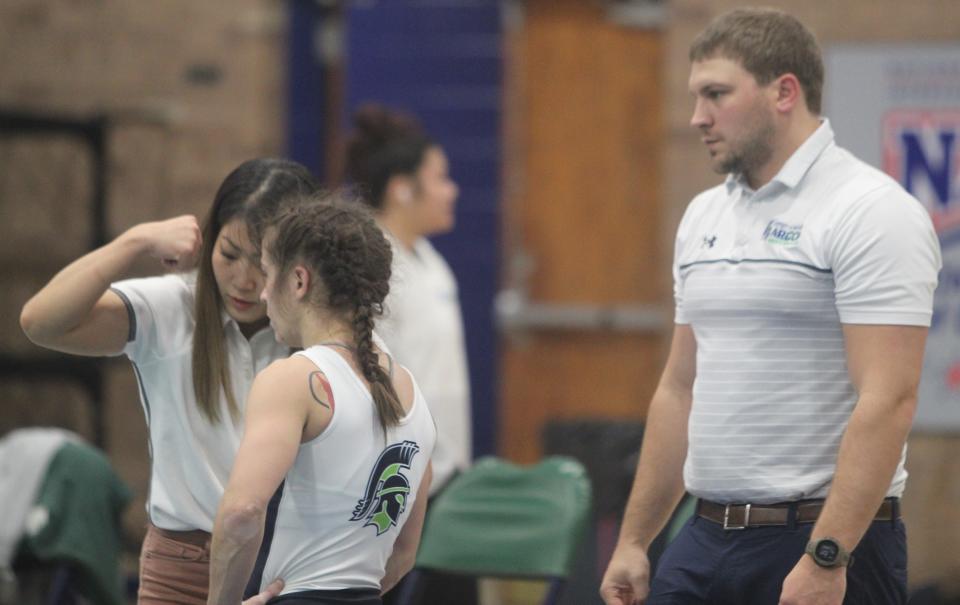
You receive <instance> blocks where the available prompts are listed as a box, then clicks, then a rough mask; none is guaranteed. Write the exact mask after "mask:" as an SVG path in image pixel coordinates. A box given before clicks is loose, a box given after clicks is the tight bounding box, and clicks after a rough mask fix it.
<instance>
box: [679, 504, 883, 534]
mask: <svg viewBox="0 0 960 605" xmlns="http://www.w3.org/2000/svg"><path fill="white" fill-rule="evenodd" d="M821 510H823V500H801V501H798V502H784V503H782V504H718V503H716V502H710V501H709V500H697V516H699V517H703V518H704V519H708V520H710V521H713V522H714V523H719V524H720V525H723V529H746V528H748V527H776V526H786V525H789V524H790V519H791V516H792V517H793V522H794V523H813V522H815V521H816V520H817V517H819V516H820V511H821ZM899 518H900V499H899V498H887V499H886V500H884V501H883V504H881V505H880V508H879V509H878V510H877V514H876V515H874V517H873V519H874V521H895V520H896V519H899Z"/></svg>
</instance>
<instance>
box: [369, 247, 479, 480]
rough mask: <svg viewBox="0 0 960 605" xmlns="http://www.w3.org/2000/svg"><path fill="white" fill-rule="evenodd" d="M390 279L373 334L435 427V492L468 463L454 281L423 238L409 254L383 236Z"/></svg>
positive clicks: (466, 386) (463, 361)
mask: <svg viewBox="0 0 960 605" xmlns="http://www.w3.org/2000/svg"><path fill="white" fill-rule="evenodd" d="M387 236H388V239H389V240H390V243H391V246H392V248H393V276H392V277H391V280H390V295H389V296H388V297H387V300H386V302H385V305H384V307H385V311H384V317H383V319H382V320H381V321H380V322H379V323H378V326H377V327H378V330H379V332H380V335H381V336H382V337H383V340H384V341H385V342H386V343H387V345H388V346H389V348H390V351H391V352H392V354H393V355H394V357H395V358H396V359H397V361H399V362H400V363H401V364H403V365H404V366H406V367H408V368H410V372H411V373H413V375H414V376H416V377H417V382H418V383H419V384H420V388H421V389H422V390H423V396H424V398H425V399H426V400H427V406H428V407H429V408H430V412H431V413H432V414H433V417H434V419H435V420H436V422H437V431H438V436H437V447H436V449H435V450H434V453H433V483H432V484H431V493H435V492H436V490H437V489H439V488H441V487H442V486H443V485H444V484H446V482H447V481H449V479H450V478H451V477H452V476H453V473H454V472H455V471H457V470H463V469H465V468H466V467H467V466H468V465H469V464H470V460H471V458H472V444H471V436H472V430H471V427H472V421H471V414H470V383H469V376H468V374H467V352H466V345H465V344H464V337H463V318H462V316H461V313H460V297H459V293H458V291H457V282H456V280H455V278H454V276H453V272H452V271H451V270H450V267H449V265H447V262H446V261H445V260H444V259H443V257H442V256H440V254H439V253H438V252H437V251H436V249H434V247H433V246H432V245H431V244H430V242H429V241H427V240H426V239H425V238H420V239H419V240H417V242H416V244H414V248H413V250H410V249H409V248H407V247H406V246H403V245H402V244H400V243H399V242H398V241H397V240H396V239H395V238H393V237H392V236H391V235H390V234H389V233H387Z"/></svg>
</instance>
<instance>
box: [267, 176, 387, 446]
mask: <svg viewBox="0 0 960 605" xmlns="http://www.w3.org/2000/svg"><path fill="white" fill-rule="evenodd" d="M273 229H274V230H275V231H274V232H273V234H272V235H273V236H272V237H270V238H268V240H267V241H266V242H265V244H266V250H265V252H266V253H267V254H268V255H269V258H270V259H271V260H272V262H273V263H274V264H275V265H276V267H277V273H278V276H281V277H282V276H284V275H286V273H287V271H289V270H290V269H291V268H292V267H293V265H294V264H296V263H303V264H304V265H306V266H307V267H308V269H309V270H310V271H311V272H312V273H313V274H314V275H315V276H317V277H319V280H318V281H319V282H320V283H317V281H314V282H313V284H314V285H312V286H311V291H310V293H309V296H310V298H311V302H312V303H313V304H316V305H318V306H320V307H323V308H325V309H327V310H329V311H330V312H332V313H333V314H335V315H338V316H340V317H342V318H344V319H345V320H347V321H348V322H350V323H351V325H352V328H353V340H354V342H353V345H354V346H355V347H356V349H355V355H356V361H357V364H358V365H359V367H360V371H361V372H362V374H363V377H364V378H365V379H366V380H367V382H368V383H369V384H370V392H371V394H372V395H373V401H374V404H375V405H376V408H377V415H378V417H379V420H380V426H381V428H383V430H384V431H386V430H387V428H388V427H391V426H396V425H397V424H398V423H399V422H400V419H401V418H402V417H403V406H402V405H401V404H400V398H399V397H398V396H397V393H396V390H395V389H394V388H393V383H392V381H391V380H390V376H389V375H388V374H387V372H385V371H384V369H383V368H382V367H380V363H379V360H378V357H377V353H376V351H375V350H374V347H373V327H374V322H375V321H376V319H377V318H378V317H379V316H380V315H382V313H383V301H384V299H385V298H386V297H387V294H388V293H389V292H390V267H391V262H392V260H393V252H392V251H391V249H390V243H389V242H388V241H387V239H386V237H384V235H383V233H382V232H381V231H380V228H379V227H378V226H377V224H376V223H375V222H374V220H373V216H372V215H371V213H370V211H369V210H368V209H367V208H365V207H364V206H363V205H361V204H359V203H357V202H356V201H351V200H347V199H346V198H345V196H344V195H343V194H342V193H334V194H329V193H328V194H322V195H319V196H316V199H314V200H312V202H310V203H302V204H296V205H293V206H291V207H290V208H289V209H288V210H286V211H285V212H283V213H282V214H281V215H280V216H279V217H278V218H277V220H276V222H275V223H274V224H273Z"/></svg>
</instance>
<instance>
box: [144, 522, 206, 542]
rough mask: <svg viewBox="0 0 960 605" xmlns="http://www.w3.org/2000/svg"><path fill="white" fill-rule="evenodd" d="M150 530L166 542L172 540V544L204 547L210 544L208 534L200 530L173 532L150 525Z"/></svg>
mask: <svg viewBox="0 0 960 605" xmlns="http://www.w3.org/2000/svg"><path fill="white" fill-rule="evenodd" d="M150 529H152V530H153V531H155V532H157V534H159V535H161V536H163V537H164V538H167V539H168V540H173V541H174V542H182V543H184V544H190V545H192V546H206V545H207V544H209V543H210V534H209V533H208V532H205V531H203V530H202V529H193V530H190V531H174V530H171V529H161V528H159V527H157V526H156V525H152V526H151V527H150Z"/></svg>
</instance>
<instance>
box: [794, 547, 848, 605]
mask: <svg viewBox="0 0 960 605" xmlns="http://www.w3.org/2000/svg"><path fill="white" fill-rule="evenodd" d="M846 592H847V568H846V567H834V568H830V569H827V568H824V567H820V566H819V565H817V564H816V563H814V562H813V559H811V558H810V557H808V556H806V555H804V556H803V557H801V558H800V561H799V562H798V563H797V564H796V565H795V566H794V568H793V570H792V571H791V572H790V574H789V575H788V576H787V577H786V579H785V580H784V581H783V589H782V590H781V591H780V602H779V605H841V604H842V603H843V595H844V594H845V593H846Z"/></svg>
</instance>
